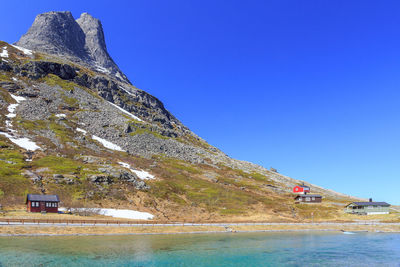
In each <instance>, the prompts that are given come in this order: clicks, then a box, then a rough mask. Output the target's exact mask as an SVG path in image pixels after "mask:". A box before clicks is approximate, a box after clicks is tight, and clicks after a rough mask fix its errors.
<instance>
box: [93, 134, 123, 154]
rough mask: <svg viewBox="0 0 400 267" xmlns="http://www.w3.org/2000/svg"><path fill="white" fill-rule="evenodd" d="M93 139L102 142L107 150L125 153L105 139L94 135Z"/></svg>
mask: <svg viewBox="0 0 400 267" xmlns="http://www.w3.org/2000/svg"><path fill="white" fill-rule="evenodd" d="M92 139H94V140H96V141H98V142H100V143H101V144H102V145H103V146H104V147H105V148H108V149H112V150H116V151H125V150H123V149H122V148H121V147H120V146H118V145H116V144H113V143H111V142H109V141H107V140H105V139H103V138H100V137H98V136H95V135H92Z"/></svg>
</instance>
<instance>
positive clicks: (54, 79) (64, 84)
mask: <svg viewBox="0 0 400 267" xmlns="http://www.w3.org/2000/svg"><path fill="white" fill-rule="evenodd" d="M42 81H43V82H45V83H47V85H49V86H60V87H61V88H62V89H64V90H66V91H70V90H74V88H75V87H78V85H77V84H75V83H73V82H71V81H68V80H63V79H61V78H60V77H58V76H57V75H54V74H48V75H47V76H45V77H43V78H42Z"/></svg>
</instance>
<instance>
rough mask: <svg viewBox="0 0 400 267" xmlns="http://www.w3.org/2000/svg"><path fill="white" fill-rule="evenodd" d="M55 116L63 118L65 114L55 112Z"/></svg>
mask: <svg viewBox="0 0 400 267" xmlns="http://www.w3.org/2000/svg"><path fill="white" fill-rule="evenodd" d="M56 117H57V118H65V117H67V115H65V114H56Z"/></svg>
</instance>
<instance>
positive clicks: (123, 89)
mask: <svg viewBox="0 0 400 267" xmlns="http://www.w3.org/2000/svg"><path fill="white" fill-rule="evenodd" d="M119 88H120V89H121V90H122V91H124V92H125V93H127V94H128V95H131V96H133V94H132V93H131V92H129V91H128V90H126V89H125V88H123V87H121V86H120V87H119Z"/></svg>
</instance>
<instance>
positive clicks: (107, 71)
mask: <svg viewBox="0 0 400 267" xmlns="http://www.w3.org/2000/svg"><path fill="white" fill-rule="evenodd" d="M95 69H96V70H97V71H100V72H102V73H106V74H110V71H109V70H108V69H106V68H104V67H102V66H99V65H96V66H95Z"/></svg>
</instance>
